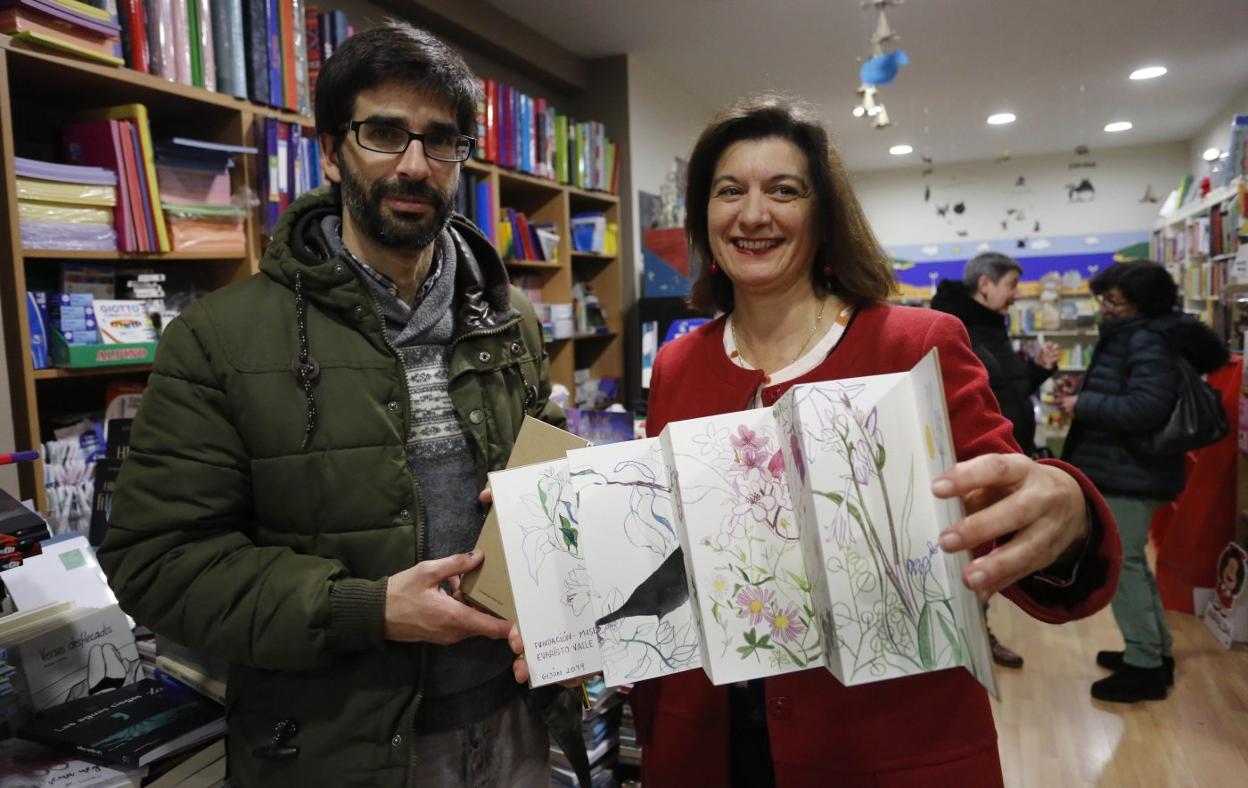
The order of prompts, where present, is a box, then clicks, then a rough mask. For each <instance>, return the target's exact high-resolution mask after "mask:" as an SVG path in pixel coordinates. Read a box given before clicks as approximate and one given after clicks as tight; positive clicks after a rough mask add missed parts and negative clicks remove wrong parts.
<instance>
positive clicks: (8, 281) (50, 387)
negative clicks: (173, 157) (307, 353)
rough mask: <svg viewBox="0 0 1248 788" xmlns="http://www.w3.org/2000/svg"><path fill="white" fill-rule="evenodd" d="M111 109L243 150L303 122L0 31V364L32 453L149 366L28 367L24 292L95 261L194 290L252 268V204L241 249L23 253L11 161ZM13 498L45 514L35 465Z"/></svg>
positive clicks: (19, 430)
mask: <svg viewBox="0 0 1248 788" xmlns="http://www.w3.org/2000/svg"><path fill="white" fill-rule="evenodd" d="M116 104H143V105H144V106H145V107H146V108H147V111H148V115H149V120H150V124H151V128H152V132H153V135H154V136H155V137H158V138H163V137H169V136H174V135H185V136H191V137H195V138H199V139H210V140H214V141H217V142H223V143H228V144H233V145H246V144H253V140H252V129H253V127H254V125H255V121H256V120H257V119H262V118H276V119H279V120H281V121H283V122H289V123H298V124H300V125H302V126H306V127H309V128H310V127H311V126H312V125H313V121H312V119H311V118H309V117H306V116H303V115H298V114H295V113H292V112H289V111H286V110H281V109H274V108H271V107H266V106H261V105H259V104H253V103H251V102H249V101H244V100H242V99H238V98H235V97H233V96H228V95H223V94H220V93H214V92H212V91H209V90H205V89H203V88H195V87H190V86H187V85H181V84H176V83H173V82H169V81H167V80H164V79H160V78H159V77H154V76H151V75H148V74H141V73H138V72H136V71H133V70H130V69H126V68H114V67H110V66H103V65H99V64H95V63H89V62H86V61H81V60H75V59H73V58H70V57H62V56H59V55H55V54H51V53H47V52H42V51H35V50H30V49H25V48H23V47H21V46H20V45H17V44H15V43H14V42H13V41H12V40H11V39H10V38H9V37H8V36H3V35H0V166H2V168H3V171H4V177H3V179H0V210H2V211H3V216H4V217H5V218H6V221H4V222H0V250H3V256H4V258H5V262H0V308H2V310H3V314H4V328H5V335H6V337H7V338H8V342H7V343H6V347H5V361H6V363H7V365H8V370H9V380H10V389H11V394H12V400H13V422H14V425H13V426H14V437H15V440H16V444H17V445H16V446H15V447H14V448H22V449H27V448H31V449H37V448H39V446H40V444H41V443H42V442H43V440H44V439H45V438H48V437H50V436H51V429H50V425H51V420H52V419H53V418H55V417H57V416H60V415H65V414H67V413H72V412H81V411H91V410H97V409H100V408H102V407H103V391H104V387H105V386H106V384H107V382H108V380H110V379H113V378H116V377H127V378H136V377H139V376H142V375H145V374H147V373H148V372H150V370H151V367H150V365H127V366H114V367H102V368H92V369H56V368H53V369H40V370H36V369H34V368H33V365H32V360H31V357H30V350H29V348H30V331H29V327H28V322H27V314H26V299H25V294H26V291H27V290H28V289H39V288H40V287H43V286H45V283H46V282H47V281H48V280H49V277H54V276H56V274H57V272H58V271H59V268H58V267H57V266H56V263H57V262H60V261H65V262H96V263H99V264H110V263H111V264H114V265H116V266H118V267H119V268H120V267H127V268H134V267H139V268H144V269H152V270H156V271H160V272H162V273H165V274H166V275H167V276H169V277H170V278H171V280H172V279H174V278H175V277H188V278H189V279H190V281H192V282H193V283H194V285H195V286H196V287H197V288H198V289H201V290H211V289H215V288H217V287H220V286H222V285H225V284H228V283H229V282H233V281H237V280H239V279H245V278H247V277H248V276H251V275H252V274H254V273H255V272H257V271H258V270H259V260H260V249H261V244H260V230H259V227H260V222H259V221H258V219H259V214H258V208H257V209H254V210H253V211H251V212H249V215H248V217H247V220H246V228H245V232H246V247H245V249H244V251H243V253H241V254H221V253H204V252H194V251H174V252H164V253H159V252H156V253H133V252H120V251H110V252H86V251H65V250H52V249H23V248H22V246H21V234H20V231H19V224H18V221H19V220H18V212H17V191H16V182H15V179H14V174H13V158H14V157H15V156H26V157H30V158H35V159H43V160H47V161H59V160H60V153H61V151H60V147H59V146H60V143H59V140H60V130H61V128H62V127H63V126H64V125H65V124H67V123H69V122H71V121H72V120H74V119H75V117H76V116H77V115H78V114H79V113H81V112H82V111H83V110H86V109H90V108H94V107H107V106H112V105H116ZM257 158H258V157H256V156H239V157H237V161H236V165H235V167H234V169H233V171H232V174H231V178H232V187H233V189H234V190H235V191H237V190H238V189H240V188H242V187H243V186H248V187H250V188H251V189H252V190H253V191H254V189H255V184H256V183H257V182H258V173H259V162H258V161H257ZM17 468H18V476H19V484H20V487H21V491H20V492H21V495H22V497H23V498H33V499H34V500H35V503H36V506H37V507H38V508H39V509H40V510H41V511H46V509H47V499H46V496H45V494H44V486H43V485H44V479H43V466H42V463H38V462H35V463H22V464H20V465H18V466H17Z"/></svg>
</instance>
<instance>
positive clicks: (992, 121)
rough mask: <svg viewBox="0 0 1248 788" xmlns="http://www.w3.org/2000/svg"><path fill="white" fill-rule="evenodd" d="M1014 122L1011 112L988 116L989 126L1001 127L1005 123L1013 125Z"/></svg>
mask: <svg viewBox="0 0 1248 788" xmlns="http://www.w3.org/2000/svg"><path fill="white" fill-rule="evenodd" d="M1014 120H1015V118H1014V113H1013V112H998V113H997V114H996V115H989V116H988V125H989V126H1003V125H1005V124H1006V123H1013V122H1014Z"/></svg>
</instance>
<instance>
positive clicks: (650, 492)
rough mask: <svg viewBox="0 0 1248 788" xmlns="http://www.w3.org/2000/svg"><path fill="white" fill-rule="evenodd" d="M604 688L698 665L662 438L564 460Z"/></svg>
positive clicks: (577, 453)
mask: <svg viewBox="0 0 1248 788" xmlns="http://www.w3.org/2000/svg"><path fill="white" fill-rule="evenodd" d="M568 464H569V466H570V467H571V476H572V486H573V488H574V489H575V491H576V502H577V516H578V518H579V520H580V524H581V541H582V543H583V545H584V548H585V566H586V568H587V569H588V570H589V574H590V577H592V578H593V583H594V590H595V592H596V593H595V594H594V595H593V596H592V597H591V598H590V604H591V605H592V606H593V607H594V619H595V625H596V627H597V631H598V645H599V650H600V651H601V652H602V672H603V679H604V680H605V681H606V684H607V686H609V687H614V686H618V685H620V684H627V683H631V682H636V681H641V680H643V679H648V678H654V677H656V676H667V675H670V674H672V673H677V672H680V671H683V670H690V669H692V668H696V667H698V666H699V665H701V657H700V651H699V648H698V624H697V618H696V617H695V616H694V613H693V606H692V604H691V603H690V601H689V585H688V583H687V581H686V578H685V565H684V560H683V555H682V551H681V547H680V537H679V536H678V535H677V532H676V531H677V529H676V522H675V516H674V515H673V514H672V490H671V482H670V481H669V479H668V473H667V466H666V465H665V464H664V462H663V450H662V447H661V445H660V441H659V439H658V438H648V439H645V440H634V441H628V442H625V443H616V444H613V445H609V446H596V447H593V448H589V449H577V450H575V451H569V452H568Z"/></svg>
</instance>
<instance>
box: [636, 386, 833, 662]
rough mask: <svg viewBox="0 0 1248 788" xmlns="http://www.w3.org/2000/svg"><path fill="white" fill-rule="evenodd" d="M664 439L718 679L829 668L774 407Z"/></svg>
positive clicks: (688, 567) (678, 427)
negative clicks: (773, 413)
mask: <svg viewBox="0 0 1248 788" xmlns="http://www.w3.org/2000/svg"><path fill="white" fill-rule="evenodd" d="M660 437H661V439H662V444H663V458H664V462H665V464H666V465H667V468H668V471H669V473H670V474H671V485H672V493H673V495H672V498H673V503H674V506H673V511H674V513H675V514H676V520H677V523H678V525H677V533H678V534H679V536H680V542H681V548H682V550H683V553H684V560H685V571H686V573H687V574H688V578H689V581H690V583H691V591H692V596H693V600H694V604H695V606H696V610H697V615H698V619H699V624H700V627H701V632H700V636H701V639H700V643H701V661H702V669H703V670H705V671H706V674H707V676H708V677H710V679H711V682H712V683H714V684H727V683H730V682H736V681H745V680H747V679H754V678H762V677H765V676H776V675H780V674H783V673H788V672H791V671H795V670H803V669H806V668H810V667H818V666H821V665H822V664H823V646H822V643H821V638H820V632H819V625H818V622H817V621H816V620H815V614H814V609H813V608H812V606H811V587H810V583H808V582H807V580H806V576H805V572H806V570H805V566H804V564H803V559H802V551H801V544H800V541H801V534H800V532H799V525H798V521H797V519H796V518H795V517H794V514H793V506H792V503H791V501H790V498H789V489H788V486H787V484H786V481H785V461H784V455H783V453H782V451H781V447H780V440H779V435H778V433H777V431H776V423H775V418H774V417H773V416H772V412H771V410H770V409H764V408H759V409H756V410H749V411H742V412H740V413H728V414H723V415H720V416H710V417H707V418H702V419H693V420H689V421H678V422H673V423H671V424H668V425H667V427H665V428H664V430H663V433H662V435H661V436H660Z"/></svg>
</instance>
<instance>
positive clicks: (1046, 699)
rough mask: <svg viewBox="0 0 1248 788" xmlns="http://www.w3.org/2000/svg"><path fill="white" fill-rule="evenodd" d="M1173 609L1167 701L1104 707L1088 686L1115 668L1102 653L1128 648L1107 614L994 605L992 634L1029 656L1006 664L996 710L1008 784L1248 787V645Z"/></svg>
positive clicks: (1015, 787)
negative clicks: (1232, 642)
mask: <svg viewBox="0 0 1248 788" xmlns="http://www.w3.org/2000/svg"><path fill="white" fill-rule="evenodd" d="M1167 615H1168V618H1169V621H1170V627H1171V629H1172V631H1173V632H1174V640H1175V644H1174V657H1175V661H1176V664H1177V667H1176V670H1175V685H1174V687H1173V688H1172V689H1171V690H1170V695H1169V697H1168V698H1167V699H1166V700H1164V701H1151V702H1143V703H1136V704H1116V703H1102V702H1100V701H1095V700H1093V699H1092V696H1091V695H1090V694H1089V691H1088V688H1089V685H1091V683H1092V682H1093V681H1096V680H1097V679H1099V678H1102V677H1104V676H1107V675H1109V674H1108V672H1107V671H1105V670H1102V669H1101V668H1098V667H1097V666H1096V662H1095V659H1096V652H1097V651H1098V650H1100V649H1120V648H1122V637H1121V636H1120V635H1119V634H1118V628H1117V626H1115V624H1114V619H1113V615H1112V614H1111V613H1110V611H1109V610H1108V609H1106V610H1104V611H1102V612H1101V613H1099V614H1097V615H1096V616H1093V617H1092V618H1090V619H1087V620H1085V621H1078V622H1074V623H1071V624H1065V625H1063V626H1050V625H1047V624H1042V623H1040V622H1038V621H1035V620H1033V619H1031V618H1029V617H1028V616H1027V615H1026V614H1024V613H1022V612H1021V611H1019V610H1018V609H1017V608H1016V607H1014V606H1013V605H1012V604H1010V603H1009V602H1008V601H1006V600H1004V599H1001V598H999V597H998V598H996V599H994V600H993V603H992V607H991V610H990V611H989V615H988V620H989V623H990V625H991V626H992V630H993V632H994V633H995V634H996V635H997V636H998V637H999V638H1000V639H1001V641H1002V642H1003V643H1005V644H1006V645H1008V646H1010V647H1011V648H1013V649H1014V650H1016V651H1018V652H1019V653H1020V654H1022V655H1023V657H1024V658H1025V660H1026V664H1025V665H1024V666H1023V668H1022V669H1020V670H1006V669H1001V668H998V669H997V681H998V683H999V685H1000V688H1001V702H1000V703H997V702H996V701H994V702H993V713H994V715H995V716H996V720H997V733H998V735H999V737H1000V739H999V746H1000V750H1001V762H1002V768H1003V770H1004V772H1005V784H1006V785H1007V786H1009V788H1033V787H1034V788H1055V787H1060V788H1077V787H1078V786H1100V788H1136V786H1139V788H1169V786H1175V787H1176V788H1229V787H1230V786H1248V646H1244V645H1243V644H1240V645H1237V646H1236V648H1235V650H1234V651H1226V650H1224V649H1223V648H1222V647H1221V646H1220V645H1218V643H1217V642H1216V641H1215V640H1214V639H1213V636H1212V635H1210V634H1209V632H1208V631H1207V630H1206V629H1205V627H1204V624H1203V623H1202V622H1201V621H1200V620H1199V619H1198V618H1196V617H1194V616H1190V615H1186V614H1182V613H1174V612H1169V613H1168V614H1167Z"/></svg>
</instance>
